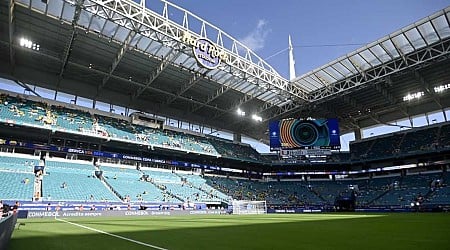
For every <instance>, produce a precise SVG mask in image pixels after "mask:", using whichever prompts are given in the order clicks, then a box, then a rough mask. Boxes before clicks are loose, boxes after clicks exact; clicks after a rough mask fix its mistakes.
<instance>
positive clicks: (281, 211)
mask: <svg viewBox="0 0 450 250" xmlns="http://www.w3.org/2000/svg"><path fill="white" fill-rule="evenodd" d="M321 212H322V210H321V209H303V208H292V209H268V210H267V213H276V214H294V213H296V214H299V213H321Z"/></svg>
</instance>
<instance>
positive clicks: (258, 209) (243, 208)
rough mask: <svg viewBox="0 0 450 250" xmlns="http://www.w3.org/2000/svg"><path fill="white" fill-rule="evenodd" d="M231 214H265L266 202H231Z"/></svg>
mask: <svg viewBox="0 0 450 250" xmlns="http://www.w3.org/2000/svg"><path fill="white" fill-rule="evenodd" d="M232 204H233V214H267V203H266V201H246V200H234V201H233V203H232Z"/></svg>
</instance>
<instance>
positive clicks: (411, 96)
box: [403, 91, 425, 102]
mask: <svg viewBox="0 0 450 250" xmlns="http://www.w3.org/2000/svg"><path fill="white" fill-rule="evenodd" d="M424 95H425V93H424V92H423V91H419V92H416V93H412V94H407V95H405V96H404V97H403V101H404V102H406V101H411V100H414V99H420V98H421V97H422V96H424Z"/></svg>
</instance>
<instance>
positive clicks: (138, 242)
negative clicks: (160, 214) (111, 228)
mask: <svg viewBox="0 0 450 250" xmlns="http://www.w3.org/2000/svg"><path fill="white" fill-rule="evenodd" d="M55 219H56V220H57V221H62V222H65V223H69V224H70V225H74V226H77V227H81V228H84V229H87V230H91V231H94V232H97V233H101V234H106V235H109V236H112V237H116V238H119V239H122V240H126V241H130V242H133V243H136V244H139V245H142V246H146V247H151V248H154V249H158V250H168V249H167V248H162V247H158V246H155V245H151V244H147V243H144V242H141V241H137V240H133V239H130V238H127V237H123V236H120V235H117V234H112V233H108V232H105V231H102V230H98V229H95V228H92V227H87V226H83V225H80V224H78V223H75V222H70V221H66V220H63V219H59V218H55Z"/></svg>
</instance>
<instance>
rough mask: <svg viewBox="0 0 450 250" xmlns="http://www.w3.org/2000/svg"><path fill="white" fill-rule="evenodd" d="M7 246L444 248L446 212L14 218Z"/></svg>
mask: <svg viewBox="0 0 450 250" xmlns="http://www.w3.org/2000/svg"><path fill="white" fill-rule="evenodd" d="M19 222H20V223H22V225H20V228H19V229H17V228H16V229H15V231H14V233H13V236H12V239H11V241H10V243H9V248H8V249H11V250H18V249H33V250H40V249H42V250H44V249H45V250H49V249H58V250H60V249H70V250H72V249H73V250H75V249H107V250H114V249H117V250H119V249H126V250H130V249H159V250H164V249H170V250H172V249H183V250H189V249H377V250H379V249H408V250H411V249H448V248H449V246H450V214H444V213H439V214H421V213H420V214H419V213H408V214H406V213H405V214H400V213H398V214H368V215H364V214H358V213H352V214H350V213H349V214H267V215H257V216H254V215H208V216H201V215H199V216H171V217H101V218H100V217H99V218H59V219H27V220H19Z"/></svg>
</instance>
